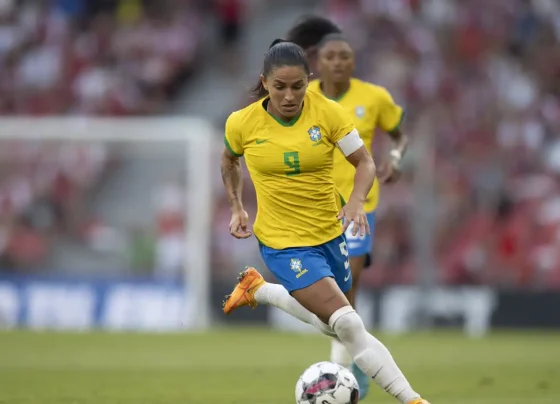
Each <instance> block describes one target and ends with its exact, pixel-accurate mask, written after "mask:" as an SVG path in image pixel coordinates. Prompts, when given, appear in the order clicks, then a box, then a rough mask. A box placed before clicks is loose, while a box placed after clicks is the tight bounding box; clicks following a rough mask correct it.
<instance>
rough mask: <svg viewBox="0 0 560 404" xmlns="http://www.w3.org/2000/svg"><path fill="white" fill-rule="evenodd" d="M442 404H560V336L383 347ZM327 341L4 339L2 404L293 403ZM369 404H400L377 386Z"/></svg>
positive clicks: (262, 335) (241, 336) (447, 338)
mask: <svg viewBox="0 0 560 404" xmlns="http://www.w3.org/2000/svg"><path fill="white" fill-rule="evenodd" d="M382 340H383V341H384V342H385V343H386V345H387V346H388V347H389V349H390V350H391V351H392V353H393V355H394V356H395V358H396V360H397V362H398V363H399V364H400V365H401V368H402V369H403V371H404V372H405V374H406V375H407V376H408V378H409V380H410V381H411V382H412V384H413V386H414V387H415V388H416V389H417V390H418V391H419V392H421V393H422V394H424V395H425V397H426V398H427V399H429V400H431V402H432V404H443V403H445V404H516V403H520V404H521V403H524V404H525V403H526V404H548V403H550V404H552V403H558V402H560V334H558V333H556V334H555V333H537V332H535V333H515V332H511V333H498V334H494V335H492V336H490V337H486V338H482V339H467V338H464V337H462V336H460V335H459V334H457V333H435V334H415V335H414V334H413V335H407V336H401V337H386V338H382ZM328 350H329V340H328V339H327V338H326V337H322V336H318V335H303V336H302V335H292V334H282V333H277V332H272V331H266V330H262V329H248V328H247V329H245V328H242V329H224V330H216V331H213V332H211V333H208V334H173V335H144V334H104V333H84V334H55V333H30V332H0V403H2V404H4V403H5V404H8V403H9V404H32V403H33V404H34V403H44V404H144V403H145V404H148V403H149V404H198V403H200V404H293V403H294V402H295V400H294V396H293V395H294V386H295V383H296V381H297V379H298V377H299V375H300V373H301V372H302V371H303V370H304V369H305V368H306V367H307V366H308V365H310V364H312V363H314V362H317V361H321V360H325V359H328ZM363 403H378V404H383V403H387V404H389V403H396V401H395V400H393V399H392V398H391V397H389V396H388V395H386V393H384V392H381V391H379V389H377V387H376V386H375V385H372V392H371V393H370V396H369V397H367V399H366V400H364V401H363Z"/></svg>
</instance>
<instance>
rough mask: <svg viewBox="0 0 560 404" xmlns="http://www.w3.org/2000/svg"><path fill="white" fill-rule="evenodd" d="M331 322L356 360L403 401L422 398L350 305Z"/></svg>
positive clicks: (384, 387) (357, 363) (337, 313)
mask: <svg viewBox="0 0 560 404" xmlns="http://www.w3.org/2000/svg"><path fill="white" fill-rule="evenodd" d="M329 325H330V326H331V328H332V329H333V330H335V331H336V334H337V335H338V338H339V339H340V341H341V342H342V343H343V344H344V346H345V347H346V348H347V349H348V352H349V353H350V355H351V356H352V358H354V362H355V363H356V365H358V367H359V368H360V369H362V371H363V372H364V373H365V374H367V375H368V376H369V377H371V378H372V379H373V381H374V382H375V383H376V384H377V385H378V386H379V387H381V388H382V389H383V390H385V391H386V392H387V393H389V394H391V395H392V396H393V397H395V398H396V399H397V400H399V401H400V402H401V403H403V404H407V403H409V402H411V401H412V400H415V399H418V398H420V395H419V394H418V393H416V392H415V391H414V390H412V387H410V384H409V383H408V380H406V377H404V375H403V373H402V372H401V370H400V369H399V367H398V366H397V364H396V363H395V361H394V359H393V357H392V356H391V353H390V352H389V350H388V349H387V348H386V347H385V345H383V344H382V343H381V342H380V341H379V340H378V339H377V338H375V337H374V336H373V335H371V334H369V333H368V332H367V331H366V329H365V327H364V323H363V322H362V319H361V318H360V316H358V314H357V313H356V312H355V311H354V309H353V308H352V307H351V306H346V307H342V308H341V309H338V310H337V311H336V312H334V314H333V315H332V316H331V318H330V319H329Z"/></svg>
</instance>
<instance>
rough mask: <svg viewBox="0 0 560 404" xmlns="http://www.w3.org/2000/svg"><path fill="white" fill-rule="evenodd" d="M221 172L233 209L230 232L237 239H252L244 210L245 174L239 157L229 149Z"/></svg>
mask: <svg viewBox="0 0 560 404" xmlns="http://www.w3.org/2000/svg"><path fill="white" fill-rule="evenodd" d="M221 172H222V181H223V183H224V187H225V188H226V193H227V196H228V201H229V206H230V208H231V221H230V223H229V232H230V234H231V235H232V236H233V237H235V238H248V237H251V235H252V233H251V232H250V231H249V230H247V226H248V223H249V215H248V214H247V212H246V211H245V209H243V201H242V193H243V173H242V172H241V163H240V161H239V157H237V156H233V155H232V154H231V152H230V151H229V150H228V149H227V148H225V149H224V152H223V153H222V164H221Z"/></svg>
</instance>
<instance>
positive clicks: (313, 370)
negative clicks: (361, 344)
mask: <svg viewBox="0 0 560 404" xmlns="http://www.w3.org/2000/svg"><path fill="white" fill-rule="evenodd" d="M359 398H360V392H359V390H358V382H357V381H356V378H355V377H354V375H353V374H352V372H350V371H349V370H348V369H346V368H343V367H342V366H340V365H337V364H336V363H332V362H319V363H316V364H314V365H311V366H310V367H309V368H307V369H306V370H305V372H303V374H302V375H301V376H300V378H299V380H298V381H297V384H296V404H357V403H358V399H359Z"/></svg>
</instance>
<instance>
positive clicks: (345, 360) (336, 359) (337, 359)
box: [331, 338, 352, 369]
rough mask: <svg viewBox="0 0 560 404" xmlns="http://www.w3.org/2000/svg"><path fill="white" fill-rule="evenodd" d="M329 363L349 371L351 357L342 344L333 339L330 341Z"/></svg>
mask: <svg viewBox="0 0 560 404" xmlns="http://www.w3.org/2000/svg"><path fill="white" fill-rule="evenodd" d="M331 362H333V363H336V364H337V365H340V366H343V367H345V368H346V369H350V365H352V357H351V356H350V354H349V353H348V349H346V347H345V346H344V344H343V343H342V342H340V341H339V340H338V339H334V338H333V339H332V341H331Z"/></svg>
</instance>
